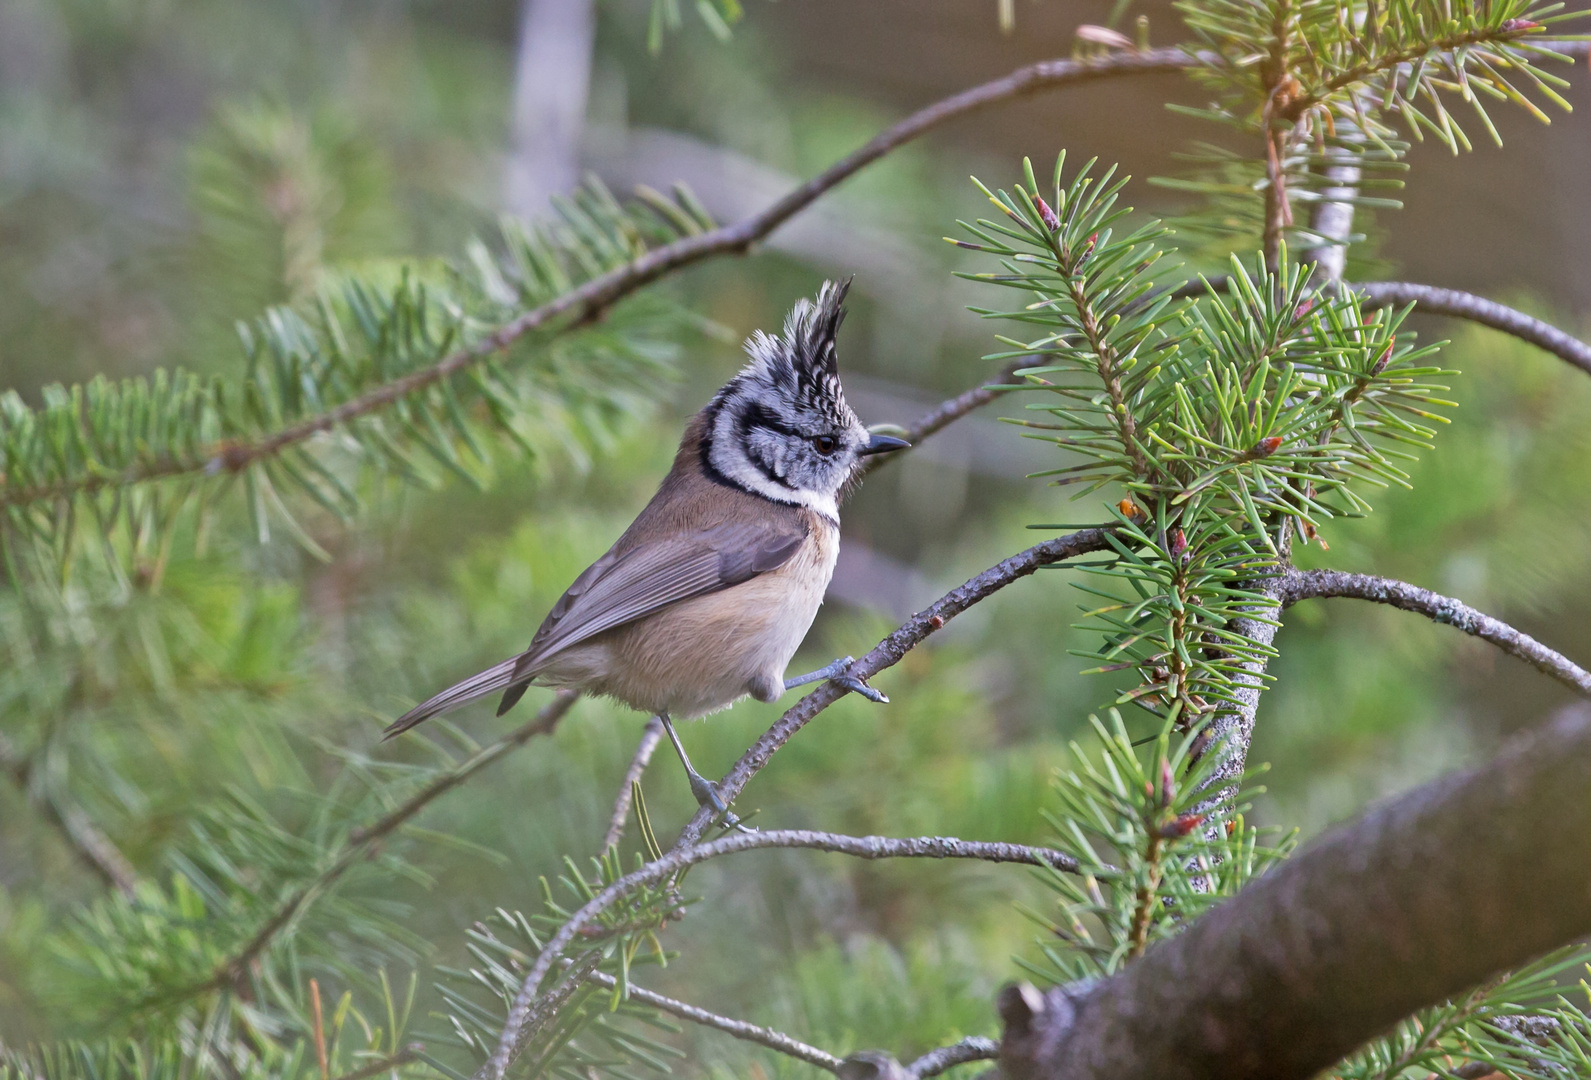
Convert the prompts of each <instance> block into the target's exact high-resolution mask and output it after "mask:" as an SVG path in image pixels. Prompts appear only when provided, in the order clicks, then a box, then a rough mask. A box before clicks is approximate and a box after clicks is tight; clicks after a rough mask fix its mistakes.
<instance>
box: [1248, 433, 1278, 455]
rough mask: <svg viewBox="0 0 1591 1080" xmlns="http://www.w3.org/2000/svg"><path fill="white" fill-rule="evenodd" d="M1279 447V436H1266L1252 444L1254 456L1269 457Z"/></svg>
mask: <svg viewBox="0 0 1591 1080" xmlns="http://www.w3.org/2000/svg"><path fill="white" fill-rule="evenodd" d="M1281 445H1282V437H1281V436H1280V435H1268V436H1266V437H1265V438H1263V439H1261V440H1260V441H1259V442H1257V443H1255V444H1254V456H1255V457H1270V456H1271V455H1272V454H1274V453H1276V451H1277V449H1278V448H1280V446H1281Z"/></svg>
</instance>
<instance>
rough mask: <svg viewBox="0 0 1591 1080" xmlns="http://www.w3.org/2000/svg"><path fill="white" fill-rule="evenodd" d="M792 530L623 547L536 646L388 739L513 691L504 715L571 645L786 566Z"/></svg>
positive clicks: (725, 532)
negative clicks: (476, 703) (484, 699)
mask: <svg viewBox="0 0 1591 1080" xmlns="http://www.w3.org/2000/svg"><path fill="white" fill-rule="evenodd" d="M792 525H793V523H787V522H781V523H778V524H775V523H773V522H766V521H754V522H739V523H733V524H726V525H720V526H716V527H714V528H711V529H704V530H700V531H697V532H690V533H680V534H677V535H674V536H669V537H663V538H660V539H658V540H656V541H652V542H648V543H642V544H638V545H636V546H635V547H632V548H629V549H627V550H624V551H619V550H618V548H617V547H615V548H614V550H612V551H609V552H608V553H607V554H606V555H604V556H602V558H600V559H598V560H597V561H596V562H594V563H592V564H591V566H590V567H589V568H588V569H587V570H586V571H585V573H583V574H581V575H580V576H579V577H578V578H576V579H575V582H574V584H573V585H571V586H569V589H568V591H567V592H565V593H564V594H563V596H561V597H560V598H559V599H558V602H557V603H556V604H554V605H553V608H552V611H551V612H549V613H548V615H547V618H546V619H545V620H544V621H543V622H542V624H541V628H540V629H538V630H537V631H536V636H535V637H534V638H533V639H532V640H531V643H530V648H529V649H527V650H526V651H525V652H523V653H521V654H520V655H519V656H517V657H514V658H513V659H511V660H505V661H503V662H502V663H500V664H496V665H494V666H492V667H490V668H488V669H486V670H485V671H483V672H480V673H479V674H477V675H473V676H471V677H470V678H468V679H465V680H464V681H463V682H461V683H458V684H457V685H455V686H450V687H449V688H448V689H446V690H444V691H442V692H441V693H440V694H437V695H436V696H435V697H433V698H431V699H430V700H428V701H425V702H422V703H421V704H420V705H417V706H416V707H415V708H413V709H411V710H410V711H409V712H407V713H405V714H404V715H403V716H401V717H399V718H398V720H397V721H396V722H395V723H393V724H392V726H391V727H389V728H387V730H386V732H385V735H386V737H387V738H391V737H392V736H394V735H397V734H399V733H400V732H404V731H407V730H408V729H409V728H412V727H414V726H415V725H416V724H419V723H422V722H423V721H425V720H429V719H430V718H431V717H433V716H438V715H440V714H442V713H445V712H450V711H452V710H453V709H456V708H458V707H459V706H461V705H465V704H468V703H469V702H471V701H475V700H477V699H479V698H483V697H487V696H489V695H491V694H495V693H496V692H498V691H499V690H506V691H507V692H506V693H505V694H504V695H503V701H502V704H501V705H500V706H499V707H498V710H497V715H499V716H501V715H502V714H503V713H505V712H507V711H508V710H509V709H511V708H512V707H513V706H514V704H515V703H516V702H517V701H518V700H519V699H520V697H522V696H523V695H524V693H525V690H526V689H528V687H529V686H530V682H531V680H532V679H534V678H535V677H536V674H537V672H539V671H540V670H542V669H543V668H544V667H546V666H547V664H548V663H549V662H550V661H551V660H552V659H553V658H554V657H556V656H557V655H558V653H560V652H562V651H563V650H565V649H567V648H569V647H570V646H573V645H578V644H579V643H580V642H583V641H587V640H589V639H591V638H593V637H595V636H596V635H598V634H601V633H603V632H605V631H608V630H613V629H615V628H617V627H620V626H624V625H626V624H627V623H632V622H634V621H636V620H637V619H641V618H644V617H646V616H648V615H651V614H653V613H654V612H657V611H660V610H662V609H663V608H666V607H669V606H670V605H673V604H677V603H680V602H681V601H683V600H689V599H691V598H693V597H697V596H705V595H707V594H709V593H714V592H718V591H720V590H722V589H727V588H730V587H732V586H735V585H739V584H741V583H742V582H745V581H749V580H751V579H752V578H754V577H756V576H757V575H758V574H765V573H767V572H768V571H770V570H775V569H777V568H778V567H780V566H783V565H784V564H785V563H786V562H788V561H789V560H790V558H791V556H793V555H794V554H795V553H796V551H797V550H798V549H799V548H800V547H801V544H802V542H803V541H804V540H805V539H806V534H805V533H804V532H797V531H793V529H792Z"/></svg>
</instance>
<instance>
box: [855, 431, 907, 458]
mask: <svg viewBox="0 0 1591 1080" xmlns="http://www.w3.org/2000/svg"><path fill="white" fill-rule="evenodd" d="M909 446H911V443H909V442H907V441H906V440H905V439H897V438H895V436H893V435H874V436H873V437H872V438H871V439H868V440H867V445H866V446H864V447H862V449H860V450H858V451H857V453H858V454H860V455H861V456H862V457H867V456H868V455H869V454H883V453H887V452H888V451H890V450H905V449H906V448H907V447H909Z"/></svg>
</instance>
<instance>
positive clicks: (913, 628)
mask: <svg viewBox="0 0 1591 1080" xmlns="http://www.w3.org/2000/svg"><path fill="white" fill-rule="evenodd" d="M1106 536H1107V530H1105V529H1084V530H1082V531H1081V532H1075V533H1069V534H1067V535H1066V536H1058V537H1056V538H1055V539H1053V540H1046V541H1045V542H1044V543H1042V544H1036V545H1034V546H1033V547H1030V548H1028V549H1027V550H1026V551H1024V552H1021V553H1019V554H1017V555H1013V556H1011V557H1010V558H1009V559H1006V560H1005V561H1003V562H1001V563H998V564H997V565H995V566H991V567H990V568H989V569H987V570H985V571H984V572H983V573H981V574H979V575H977V576H976V577H974V578H971V579H970V580H968V581H966V582H965V583H963V584H961V585H959V586H957V587H956V588H954V589H952V590H950V591H949V592H948V593H946V594H945V595H944V596H941V597H940V598H939V599H938V600H936V601H934V603H932V604H930V605H929V606H928V607H927V608H925V609H923V610H922V611H919V612H918V613H917V614H915V615H913V616H912V617H911V618H910V619H907V620H906V622H905V623H903V624H901V626H900V628H899V629H897V630H896V631H895V632H894V633H892V634H890V635H889V636H888V637H886V638H884V640H883V641H880V642H879V643H878V644H877V645H875V646H873V648H872V650H871V651H870V652H868V653H867V655H866V656H863V657H862V658H861V659H860V660H858V661H857V662H856V663H855V664H852V665H851V668H850V671H849V674H850V675H852V676H854V677H856V678H859V679H864V680H865V679H869V678H871V677H873V676H874V675H877V674H878V673H879V672H881V671H884V670H885V669H887V668H890V667H893V666H894V665H895V664H897V663H899V662H900V659H901V657H903V656H905V655H906V654H907V653H908V652H910V651H911V650H912V648H913V647H915V646H916V645H917V644H918V642H920V641H922V640H923V639H924V638H926V637H928V635H930V634H932V633H934V632H935V631H936V630H939V629H940V628H941V627H943V626H944V625H945V624H946V623H947V622H949V621H950V620H951V619H953V618H955V617H956V616H957V615H959V614H961V613H962V612H963V611H966V610H967V609H968V608H970V607H972V606H973V605H974V604H976V603H978V602H979V601H981V600H984V599H986V598H987V597H989V596H992V595H993V594H994V593H996V592H998V591H1000V590H1001V589H1003V588H1005V587H1006V586H1007V585H1009V584H1011V583H1012V582H1013V581H1016V580H1018V579H1019V578H1023V577H1026V576H1027V575H1029V574H1031V573H1033V572H1034V571H1036V570H1037V569H1038V568H1039V567H1041V566H1049V565H1051V564H1052V563H1058V562H1062V561H1064V560H1066V559H1070V558H1074V557H1076V556H1078V555H1084V554H1087V553H1088V552H1091V551H1103V550H1105V549H1106V548H1107V547H1108V546H1109V545H1108V543H1107V541H1106ZM848 693H850V691H849V690H846V689H845V688H844V687H842V686H840V685H838V684H836V683H832V682H826V683H823V684H822V685H821V686H819V687H818V688H817V689H816V690H814V691H813V692H812V693H810V694H808V695H807V696H806V697H804V698H802V699H801V700H800V701H799V702H797V703H796V704H795V705H794V706H792V707H791V708H790V709H789V710H788V711H786V712H785V714H784V715H783V716H781V717H780V718H779V719H778V720H777V721H775V722H774V725H773V726H772V727H770V728H769V729H768V730H767V731H766V732H764V733H763V735H762V737H761V738H759V739H758V740H757V741H756V742H755V743H753V744H752V745H751V748H750V749H749V750H747V751H746V752H745V753H744V754H743V755H741V758H740V760H739V761H737V762H735V765H734V767H733V768H732V769H730V770H729V773H728V774H727V775H726V776H725V777H724V778H723V779H722V780H720V781H719V782H718V795H719V797H720V798H721V799H723V800H724V802H725V803H732V802H734V801H735V797H736V796H738V795H739V794H740V792H741V791H742V790H743V789H744V788H745V786H746V784H747V783H749V782H750V781H751V778H752V777H753V776H756V775H757V773H759V772H761V771H762V769H763V767H764V766H765V765H767V764H768V761H769V759H770V758H772V757H773V755H774V753H775V752H777V751H778V749H779V748H780V747H781V746H783V745H784V744H785V743H787V742H789V741H790V739H791V737H792V736H794V735H795V733H796V732H798V731H800V730H801V729H802V728H803V727H805V726H806V725H807V724H809V723H811V721H812V720H813V719H814V718H815V717H816V716H817V715H818V714H819V713H821V712H822V711H823V710H824V709H827V708H828V707H829V706H830V705H832V704H834V703H835V702H836V701H838V700H840V698H842V697H844V696H845V695H846V694H848ZM714 818H715V811H713V810H712V809H711V808H707V809H704V810H698V811H697V813H696V816H695V817H693V818H691V820H690V821H689V822H688V823H687V824H686V826H685V828H684V829H683V830H682V831H681V832H680V836H679V839H678V840H677V841H676V842H675V845H674V846H675V848H676V849H677V848H681V847H688V846H689V845H691V844H694V843H696V841H698V840H699V839H701V836H702V833H703V832H705V831H706V830H707V828H708V826H710V825H711V824H712V823H713V820H714Z"/></svg>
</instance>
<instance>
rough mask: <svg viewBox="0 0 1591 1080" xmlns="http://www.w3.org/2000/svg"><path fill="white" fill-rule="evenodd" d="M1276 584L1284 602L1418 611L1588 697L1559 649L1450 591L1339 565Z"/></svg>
mask: <svg viewBox="0 0 1591 1080" xmlns="http://www.w3.org/2000/svg"><path fill="white" fill-rule="evenodd" d="M1277 588H1278V591H1279V595H1280V596H1281V598H1282V603H1283V605H1284V606H1290V605H1292V604H1295V603H1297V602H1298V601H1300V600H1309V599H1315V598H1326V597H1333V596H1346V597H1352V598H1354V599H1357V600H1370V601H1373V602H1375V603H1377V604H1387V605H1389V606H1391V607H1395V608H1401V609H1402V610H1404V611H1412V612H1414V613H1416V614H1418V615H1424V616H1426V617H1427V618H1429V619H1431V620H1432V621H1433V622H1438V623H1442V624H1443V625H1444V626H1451V627H1453V628H1455V629H1457V630H1462V631H1463V632H1464V633H1466V634H1470V635H1472V636H1474V637H1478V638H1480V639H1481V640H1482V641H1489V642H1491V643H1492V644H1493V645H1495V646H1497V647H1498V648H1499V649H1501V650H1503V652H1505V653H1507V654H1509V655H1510V656H1515V657H1518V658H1519V659H1521V660H1523V661H1524V662H1525V663H1527V664H1529V665H1530V666H1531V667H1533V668H1535V669H1536V670H1537V671H1540V672H1542V673H1543V674H1546V675H1550V676H1552V678H1554V679H1557V680H1558V681H1559V682H1561V683H1563V684H1564V685H1565V686H1567V687H1569V688H1570V689H1571V690H1576V691H1578V692H1580V693H1581V694H1584V695H1586V696H1588V697H1591V672H1588V671H1586V670H1585V669H1584V668H1582V667H1580V666H1579V665H1578V664H1576V663H1574V661H1572V660H1570V659H1569V658H1568V657H1566V656H1564V655H1563V654H1561V653H1559V652H1556V651H1554V650H1552V649H1549V648H1548V647H1547V646H1545V645H1543V644H1542V643H1541V642H1539V641H1537V640H1536V639H1535V638H1533V637H1531V636H1530V635H1529V634H1525V633H1522V632H1521V631H1518V630H1515V629H1514V628H1513V627H1512V626H1509V625H1508V624H1507V623H1505V622H1503V621H1502V620H1500V619H1494V618H1492V617H1491V616H1490V615H1487V614H1485V613H1484V612H1481V611H1476V610H1475V609H1474V608H1472V607H1470V606H1469V605H1468V604H1465V603H1463V602H1461V601H1459V600H1455V599H1453V598H1452V597H1450V596H1443V595H1441V594H1440V593H1434V592H1432V591H1431V590H1429V589H1422V588H1420V587H1419V586H1416V585H1410V584H1409V583H1408V582H1405V581H1395V580H1393V579H1391V578H1384V577H1377V576H1376V575H1374V574H1350V573H1347V572H1346V571H1342V570H1292V571H1289V572H1288V573H1287V574H1286V575H1285V576H1283V577H1282V578H1281V580H1280V582H1279V583H1278V586H1277Z"/></svg>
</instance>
